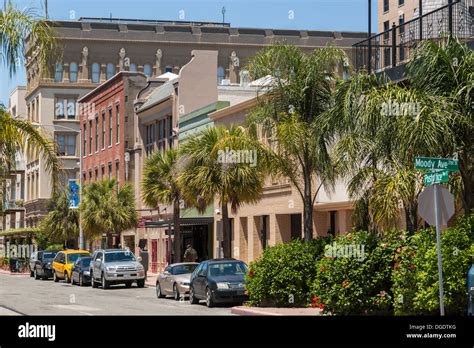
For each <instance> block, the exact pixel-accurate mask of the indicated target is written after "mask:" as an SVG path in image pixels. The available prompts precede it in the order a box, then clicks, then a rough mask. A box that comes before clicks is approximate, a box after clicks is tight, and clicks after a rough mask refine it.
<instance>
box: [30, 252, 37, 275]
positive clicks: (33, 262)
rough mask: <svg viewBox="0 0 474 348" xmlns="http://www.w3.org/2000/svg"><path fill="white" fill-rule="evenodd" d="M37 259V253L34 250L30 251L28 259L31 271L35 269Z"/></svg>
mask: <svg viewBox="0 0 474 348" xmlns="http://www.w3.org/2000/svg"><path fill="white" fill-rule="evenodd" d="M37 259H38V253H37V252H36V251H34V252H32V253H31V255H30V260H29V266H30V271H33V270H34V269H35V265H36V260H37Z"/></svg>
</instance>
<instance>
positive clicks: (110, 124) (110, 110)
mask: <svg viewBox="0 0 474 348" xmlns="http://www.w3.org/2000/svg"><path fill="white" fill-rule="evenodd" d="M112 130H113V128H112V108H110V109H109V146H112V137H113V134H112Z"/></svg>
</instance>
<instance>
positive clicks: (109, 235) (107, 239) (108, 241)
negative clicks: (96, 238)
mask: <svg viewBox="0 0 474 348" xmlns="http://www.w3.org/2000/svg"><path fill="white" fill-rule="evenodd" d="M105 243H106V245H107V249H112V233H111V232H107V234H106V235H105Z"/></svg>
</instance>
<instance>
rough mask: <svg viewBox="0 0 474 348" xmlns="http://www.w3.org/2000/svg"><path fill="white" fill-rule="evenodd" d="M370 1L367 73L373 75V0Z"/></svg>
mask: <svg viewBox="0 0 474 348" xmlns="http://www.w3.org/2000/svg"><path fill="white" fill-rule="evenodd" d="M368 1H369V4H368V5H369V9H368V10H369V23H368V24H369V29H368V34H367V36H368V37H369V42H368V46H367V72H368V73H369V74H370V73H371V70H372V66H371V64H370V63H371V60H372V40H371V36H372V0H368Z"/></svg>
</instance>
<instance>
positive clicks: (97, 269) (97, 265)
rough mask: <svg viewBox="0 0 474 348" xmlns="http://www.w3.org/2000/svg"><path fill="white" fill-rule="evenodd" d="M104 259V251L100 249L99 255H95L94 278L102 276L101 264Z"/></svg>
mask: <svg viewBox="0 0 474 348" xmlns="http://www.w3.org/2000/svg"><path fill="white" fill-rule="evenodd" d="M103 259H104V253H103V252H102V251H99V252H98V253H97V255H96V256H95V261H94V268H93V272H94V279H99V278H100V274H101V269H100V266H101V264H102V262H103Z"/></svg>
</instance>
